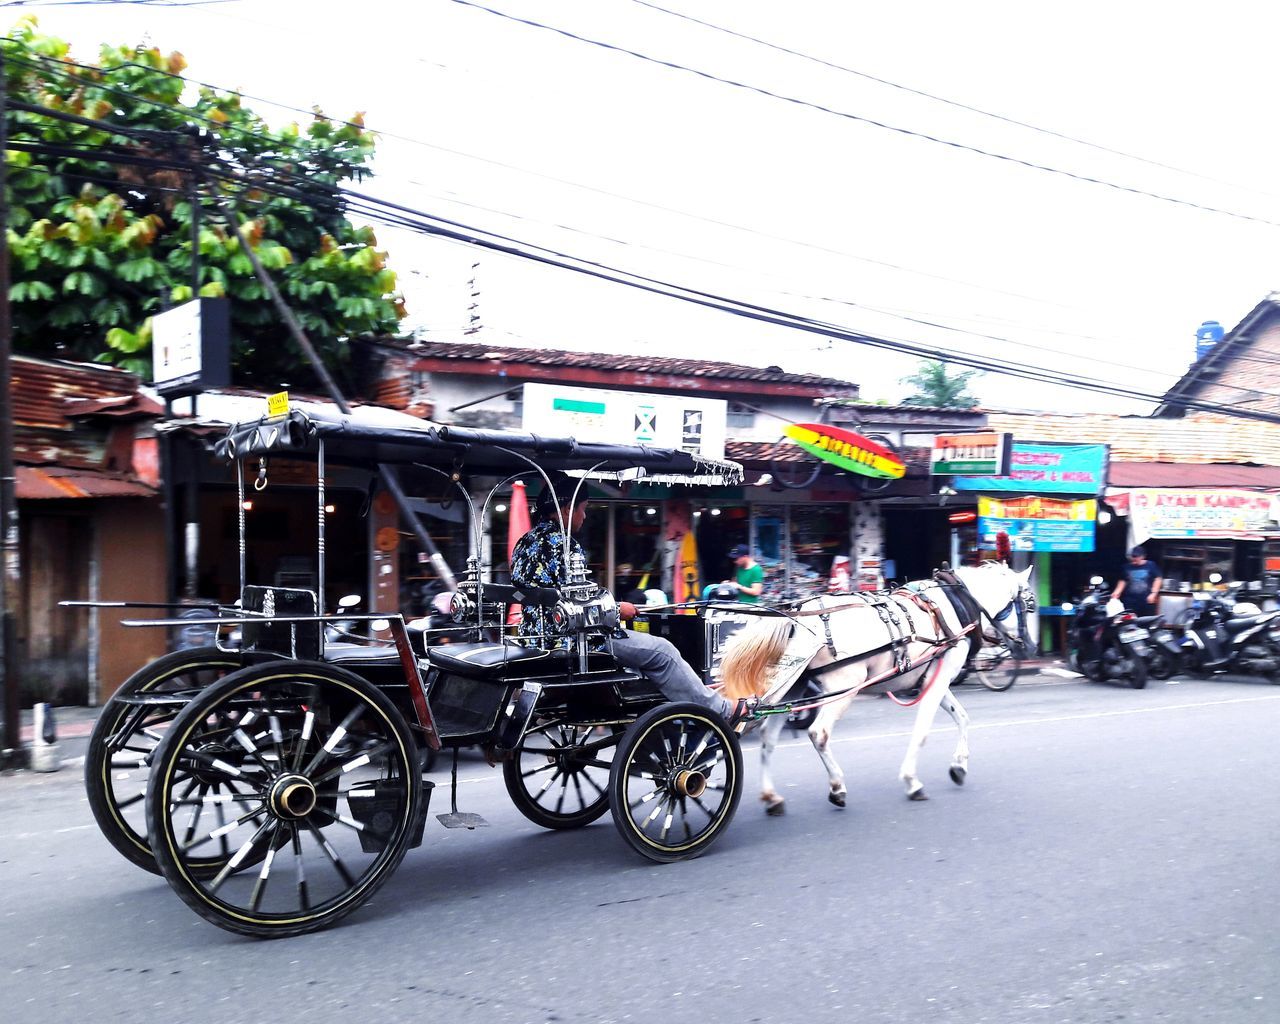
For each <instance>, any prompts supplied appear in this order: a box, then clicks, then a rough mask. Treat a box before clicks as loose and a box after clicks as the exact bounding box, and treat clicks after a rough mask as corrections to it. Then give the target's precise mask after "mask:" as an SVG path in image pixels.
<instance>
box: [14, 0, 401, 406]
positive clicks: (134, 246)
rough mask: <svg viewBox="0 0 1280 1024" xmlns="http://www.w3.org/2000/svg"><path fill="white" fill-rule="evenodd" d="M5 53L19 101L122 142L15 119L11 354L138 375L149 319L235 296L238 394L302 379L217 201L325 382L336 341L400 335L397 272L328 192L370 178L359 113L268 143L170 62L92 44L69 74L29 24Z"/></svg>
mask: <svg viewBox="0 0 1280 1024" xmlns="http://www.w3.org/2000/svg"><path fill="white" fill-rule="evenodd" d="M3 45H4V47H5V71H6V76H7V84H8V88H9V95H10V97H11V98H12V99H13V100H15V101H18V103H19V104H21V103H26V104H32V105H37V106H40V107H45V108H49V109H52V110H56V111H60V112H63V113H66V114H70V115H75V116H77V117H81V118H86V119H89V120H92V121H98V122H107V123H109V124H111V125H112V126H113V129H114V128H117V127H118V129H119V131H115V130H112V131H107V130H103V129H102V128H100V127H96V126H93V125H90V124H84V123H71V122H68V121H65V120H64V121H59V120H54V119H51V118H50V117H48V116H47V115H43V114H39V113H33V112H30V111H23V110H21V109H19V110H15V111H13V112H11V113H10V139H11V144H12V146H13V148H12V149H11V151H10V152H9V153H8V154H7V161H8V173H9V197H10V202H11V209H10V224H9V235H8V240H9V246H10V253H11V265H12V279H13V284H12V290H11V298H12V302H13V306H12V310H13V331H14V345H15V348H16V349H17V350H18V351H22V352H26V353H29V354H32V355H40V356H52V357H58V358H68V359H79V360H95V361H98V362H107V363H113V364H115V365H118V366H121V367H124V368H126V369H129V370H132V371H134V372H137V373H139V374H141V375H142V376H144V377H149V376H150V367H151V360H150V321H149V317H150V316H152V315H153V314H155V313H157V312H160V311H161V310H162V309H165V308H167V307H169V306H171V305H174V304H177V303H180V302H185V301H187V300H188V299H190V298H191V297H192V296H193V294H195V293H196V292H197V291H198V294H200V295H202V296H222V295H225V296H227V297H229V298H230V299H231V309H232V358H233V372H234V374H235V379H236V380H237V381H238V382H242V383H249V384H261V385H262V386H265V387H274V386H276V385H278V384H279V383H281V382H286V381H287V382H290V383H292V384H293V385H294V386H298V385H304V386H305V385H306V384H308V383H310V382H311V381H312V380H313V378H312V376H311V374H310V371H309V370H308V368H307V367H306V366H305V363H304V362H303V360H302V357H301V354H300V353H298V352H297V351H296V350H295V348H294V347H293V343H292V342H291V341H290V339H289V337H288V335H287V333H286V331H285V329H284V326H283V325H282V324H281V323H280V322H279V318H278V317H277V315H276V312H275V310H274V308H273V307H272V305H271V303H270V300H269V298H268V296H267V294H266V293H265V291H264V289H263V287H262V285H261V284H260V283H259V281H258V280H257V278H256V277H255V275H254V271H253V266H252V264H251V263H250V261H249V259H248V257H247V256H246V255H245V253H244V251H243V249H242V248H241V247H240V243H239V242H238V240H237V238H236V236H235V234H234V232H233V231H232V230H230V229H229V225H228V223H227V220H226V217H225V215H224V208H223V205H222V203H223V201H224V200H228V199H230V200H234V203H235V204H236V207H237V209H238V210H239V211H240V212H241V213H242V214H243V216H244V221H245V222H247V223H246V227H245V231H246V234H248V235H249V236H250V238H251V239H252V244H253V246H254V249H255V251H256V252H257V254H258V256H259V258H260V259H261V261H262V263H263V265H264V266H265V267H266V268H267V270H268V271H269V272H270V273H271V274H272V277H273V278H274V280H275V282H276V283H277V285H278V286H279V288H280V291H281V292H282V294H283V295H284V298H285V300H286V301H287V302H288V303H289V304H290V306H291V307H292V308H293V310H294V312H295V313H296V314H297V316H298V319H299V321H300V322H301V323H302V325H303V327H304V329H305V330H306V331H307V333H308V335H309V336H310V338H311V340H312V341H313V342H314V343H315V344H316V346H317V348H319V349H320V351H321V353H322V355H323V357H324V358H325V360H326V362H327V364H328V365H329V367H330V369H331V370H337V369H339V368H340V367H341V366H342V365H343V364H344V363H345V362H346V361H347V357H348V351H347V345H346V341H347V339H349V338H351V337H358V336H368V335H385V334H389V333H394V332H395V331H396V330H397V328H398V324H399V321H400V320H401V318H403V316H404V307H403V305H402V303H401V300H400V298H399V296H398V295H397V289H396V278H395V274H394V272H393V271H392V270H390V269H389V268H388V267H387V265H386V254H385V253H383V252H380V251H379V250H378V249H377V247H376V246H377V240H376V238H375V237H374V234H373V232H372V230H371V229H369V228H367V227H361V228H357V227H355V226H354V225H352V224H351V222H350V221H349V220H348V219H347V218H346V216H345V214H344V210H343V204H342V202H341V197H340V196H339V194H338V193H337V186H338V185H339V183H341V182H343V181H345V180H350V179H354V180H357V181H358V180H360V179H361V178H363V177H364V176H365V175H366V174H367V173H368V163H369V161H370V159H371V158H372V155H373V149H374V141H373V137H372V135H371V133H370V132H368V131H366V130H365V129H364V128H363V127H361V124H360V118H359V116H358V115H357V116H356V117H355V118H353V119H352V121H350V122H342V121H334V120H331V119H329V118H327V117H325V116H324V115H323V114H321V113H320V112H319V111H316V114H315V116H314V118H313V119H312V120H311V121H310V122H309V123H308V124H307V125H306V126H305V127H300V126H298V125H297V124H293V125H289V126H287V127H284V128H282V129H279V130H276V129H273V128H271V127H270V126H268V125H267V123H266V122H265V121H263V120H262V119H261V118H260V117H259V116H258V115H256V114H255V113H253V112H252V111H251V110H249V109H247V108H246V107H245V106H244V105H243V104H242V103H241V98H240V97H239V96H238V95H236V94H229V93H221V92H215V91H213V90H211V89H209V88H205V87H197V86H195V85H194V84H192V83H189V82H188V81H187V80H186V79H185V78H183V77H182V74H181V73H182V72H183V71H184V70H185V67H186V62H185V61H184V59H183V57H182V55H181V54H179V53H171V54H168V55H166V54H163V53H161V52H160V51H159V50H158V49H154V48H149V47H145V46H136V47H130V46H119V47H113V46H103V47H102V48H101V50H100V53H99V57H98V61H97V63H96V64H95V65H87V64H83V63H80V62H75V61H72V60H71V59H70V58H69V56H68V46H67V44H66V43H65V42H63V41H62V40H59V39H56V38H53V37H51V36H46V35H41V34H40V33H39V32H38V30H37V26H36V22H35V19H33V18H26V19H24V20H23V21H21V22H19V24H18V25H17V26H16V27H15V28H14V29H13V30H11V32H10V33H9V35H8V36H7V37H6V38H5V39H4V40H3ZM125 129H128V131H127V132H126V131H124V130H125ZM138 129H144V130H148V131H150V132H154V133H155V134H142V135H139V134H138V133H137V131H136V130H138ZM246 181H249V182H251V184H246ZM282 182H284V183H286V184H284V185H282V184H281V183H282ZM298 190H305V194H301V195H300V194H298ZM282 192H283V194H282ZM193 195H194V196H195V197H196V202H195V203H194V204H193V203H192V201H191V199H192V196H193ZM193 211H194V213H195V215H196V217H197V220H198V225H197V226H198V237H199V243H198V272H199V276H198V283H195V282H193V276H192V248H193V246H192V241H191V236H192V217H193ZM193 284H194V285H195V287H193Z"/></svg>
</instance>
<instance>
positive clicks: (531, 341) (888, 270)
mask: <svg viewBox="0 0 1280 1024" xmlns="http://www.w3.org/2000/svg"><path fill="white" fill-rule="evenodd" d="M475 2H476V3H480V4H483V5H484V6H486V7H490V8H493V9H494V10H498V11H501V12H503V13H505V14H508V15H511V16H512V17H515V18H523V19H527V20H530V21H536V22H541V23H543V24H546V25H549V26H554V27H556V28H559V29H562V30H564V31H566V32H570V33H573V34H575V35H579V36H583V37H587V38H589V39H593V40H597V41H599V42H604V43H608V44H610V45H612V46H615V47H622V48H625V49H628V50H633V51H636V52H638V53H641V54H644V55H646V56H648V57H651V58H654V59H656V60H660V61H666V62H669V63H671V64H676V65H681V66H683V68H688V69H694V70H696V71H700V72H703V73H705V74H704V75H698V74H694V73H691V72H690V71H688V70H682V69H680V68H672V67H668V66H661V65H659V64H656V63H653V62H652V61H644V60H640V59H638V58H636V57H635V56H631V55H629V54H625V53H622V52H618V51H616V50H609V49H606V48H604V47H601V46H597V45H592V44H590V43H587V42H583V41H580V40H577V39H571V38H566V37H565V36H563V35H561V34H557V33H554V32H551V31H547V30H544V29H540V28H536V27H533V26H530V25H526V24H520V23H517V22H515V21H512V20H510V19H508V18H502V17H498V16H495V15H494V14H492V13H489V12H488V11H485V10H482V9H479V8H478V7H475V6H469V5H467V4H464V3H460V2H457V0H413V2H408V0H404V2H399V3H391V2H379V0H366V2H364V3H360V4H355V3H350V2H336V0H305V2H298V0H228V2H223V3H211V4H204V5H194V6H181V5H177V4H175V5H173V6H167V7H165V6H156V5H155V4H152V5H139V4H128V3H124V4H119V3H117V4H109V5H108V4H85V3H79V4H58V3H52V2H48V0H29V2H28V3H26V4H24V5H22V6H21V8H19V7H17V6H14V5H12V4H4V3H0V8H5V7H8V8H10V9H8V10H3V9H0V14H4V15H8V16H9V20H14V19H16V17H17V16H19V15H20V14H22V13H23V12H24V11H33V12H35V13H36V14H38V16H39V18H40V24H41V28H42V29H43V30H45V31H47V32H51V33H53V34H55V35H59V36H62V37H63V38H66V39H68V40H69V41H71V42H72V44H73V52H72V56H73V57H77V58H79V59H82V60H83V59H92V58H93V57H94V56H95V55H96V51H97V46H98V44H100V43H102V42H111V43H116V44H119V43H126V42H135V41H145V42H147V43H148V44H151V45H156V46H159V47H160V48H161V49H163V50H170V49H175V50H180V51H182V52H183V53H184V54H185V55H186V57H187V59H188V61H189V64H190V66H189V69H188V74H190V75H191V76H193V77H196V78H200V79H203V80H205V81H209V82H213V83H216V84H219V85H225V86H227V87H232V88H238V89H241V90H243V91H245V92H246V93H250V94H254V95H256V96H260V97H264V98H266V99H269V100H273V101H277V102H279V103H283V104H287V105H290V106H294V107H302V108H308V109H309V108H311V107H312V106H313V105H319V106H320V107H322V108H323V109H324V110H325V111H326V112H328V113H330V114H333V115H335V116H343V117H346V116H350V115H351V114H353V113H354V112H356V111H363V112H364V113H365V119H366V123H367V124H368V126H369V127H370V128H372V129H374V130H375V131H378V132H379V133H380V140H379V145H378V156H377V158H376V160H375V163H374V171H375V177H374V178H373V179H372V180H370V181H368V182H366V183H365V184H364V185H362V186H361V188H362V190H364V191H368V192H371V193H374V194H376V195H379V196H381V197H384V198H387V199H390V200H393V201H395V202H399V203H403V204H405V205H407V206H412V207H415V208H419V209H423V210H427V211H430V212H432V213H433V214H438V215H440V216H445V217H449V218H452V219H456V220H458V221H461V222H464V223H466V224H469V225H471V226H474V227H478V228H484V229H486V230H490V231H494V232H498V233H500V234H504V235H508V236H511V237H515V238H519V239H521V240H522V241H525V242H529V243H533V244H537V245H542V246H546V247H548V248H551V249H555V250H557V251H559V252H563V253H568V254H572V255H574V256H578V257H583V258H585V259H588V260H595V261H599V262H601V263H605V264H608V265H610V266H614V267H618V268H622V269H625V270H628V271H631V272H634V273H638V274H642V275H646V276H649V277H654V278H658V279H661V280H663V281H669V282H672V283H676V284H680V285H682V286H686V287H691V288H696V289H699V290H703V291H707V292H712V293H716V294H719V295H724V296H728V297H732V298H735V299H739V300H742V301H746V302H751V303H755V304H759V305H762V306H767V307H771V308H775V309H780V310H784V311H786V312H788V313H795V314H799V315H802V316H806V317H811V318H813V319H815V320H819V321H823V322H828V323H833V324H836V325H839V326H840V327H841V328H843V329H845V330H849V331H854V332H860V333H864V334H870V335H874V336H876V337H881V338H887V339H893V340H907V341H911V342H914V343H922V344H926V345H929V346H938V347H945V348H949V349H954V350H957V351H961V352H972V353H980V354H982V355H984V356H989V357H994V358H996V359H999V360H1001V361H1007V362H1016V363H1019V364H1021V365H1026V366H1031V367H1037V368H1050V369H1056V370H1062V371H1065V372H1069V373H1073V374H1078V375H1084V376H1088V377H1091V378H1094V379H1099V380H1102V381H1105V382H1109V383H1118V384H1121V385H1123V386H1125V387H1130V388H1133V389H1136V390H1138V391H1140V392H1142V393H1144V394H1152V395H1159V394H1161V393H1163V392H1164V390H1165V389H1167V388H1168V387H1169V385H1171V384H1172V383H1173V382H1174V381H1175V380H1177V378H1178V377H1179V376H1181V374H1182V373H1183V372H1184V371H1185V370H1186V368H1187V366H1188V365H1189V363H1190V362H1191V360H1192V358H1193V356H1194V350H1195V340H1194V339H1195V332H1196V329H1197V327H1198V326H1199V325H1200V324H1201V322H1202V321H1205V320H1218V321H1220V322H1222V323H1223V324H1224V325H1225V326H1226V327H1227V328H1228V329H1229V328H1230V327H1232V326H1233V325H1234V324H1235V323H1237V322H1238V321H1239V320H1240V319H1241V318H1242V317H1243V316H1244V315H1245V314H1247V313H1248V311H1249V310H1250V309H1252V308H1253V307H1254V306H1255V305H1256V304H1257V303H1258V302H1259V301H1261V300H1262V299H1263V298H1265V297H1266V296H1267V295H1268V294H1270V293H1271V292H1272V291H1273V290H1274V289H1280V258H1278V255H1280V245H1278V243H1280V180H1277V176H1276V169H1277V167H1280V161H1278V160H1277V152H1276V149H1277V140H1278V139H1280V134H1278V133H1276V132H1275V131H1274V130H1273V129H1272V128H1271V121H1272V118H1273V110H1274V106H1275V102H1276V99H1277V97H1280V89H1277V85H1278V84H1280V63H1278V62H1276V60H1275V59H1274V52H1273V51H1274V42H1273V41H1274V39H1275V38H1276V37H1277V32H1278V30H1280V9H1268V8H1267V7H1266V6H1265V5H1256V4H1245V3H1241V2H1236V0H1225V2H1220V3H1218V4H1215V5H1213V6H1212V7H1209V6H1207V5H1204V4H1202V3H1181V2H1162V3H1157V2H1128V3H1120V4H1117V3H1115V2H1114V0H1112V2H1094V0H1082V2H1077V3H1072V4H1069V5H1068V4H1057V3H1053V4H1050V3H1041V4H1028V3H1026V2H1025V0H1022V2H1004V0H995V2H987V3H981V4H956V3H954V2H950V3H941V2H931V0H926V2H915V3H909V4H908V3H900V4H864V3H836V2H831V0H828V2H817V0H788V2H787V3H785V4H783V3H778V2H757V0H737V2H730V0H652V5H651V4H650V3H649V2H648V0H645V2H641V0H475ZM655 6H656V7H664V8H667V10H668V11H674V12H677V13H678V14H680V15H685V16H687V17H684V18H682V17H677V16H675V15H673V14H670V13H665V12H663V11H661V10H657V9H655ZM689 18H695V19H699V20H701V21H703V22H709V23H712V24H713V25H716V26H719V27H720V29H727V30H730V31H731V32H734V33H739V34H740V35H747V36H752V37H754V38H755V40H759V41H752V40H748V39H744V38H740V36H735V35H731V34H730V33H729V32H726V31H720V30H717V29H714V28H709V27H706V26H704V25H700V24H696V23H694V22H692V21H690V20H688V19H689ZM765 44H769V45H765ZM779 47H781V48H785V49H787V50H791V51H794V52H793V53H786V52H782V51H781V50H780V49H778V48H779ZM823 62H825V63H823ZM831 65H835V66H834V67H833V66H831ZM705 75H713V76H717V77H718V78H723V79H730V80H733V81H735V82H738V83H740V86H732V85H727V84H724V83H722V82H720V81H715V80H712V79H710V78H707V77H705ZM876 79H880V80H882V81H876ZM885 83H893V85H890V84H885ZM741 86H750V87H751V88H744V87H741ZM762 91H763V92H771V93H775V94H778V95H779V96H785V97H790V98H792V99H793V100H800V101H803V102H802V103H797V102H789V101H787V100H784V99H780V98H776V97H774V96H768V95H764V94H762ZM922 93H924V94H929V96H925V95H921V94H922ZM250 105H251V106H252V107H253V108H254V109H255V110H257V111H258V112H259V113H261V114H262V115H263V116H265V117H266V118H267V119H268V120H269V121H272V122H273V123H282V122H284V121H287V120H292V119H293V118H294V116H295V115H292V114H289V113H288V112H287V111H285V110H282V109H279V108H273V107H271V106H268V105H266V104H264V103H261V102H257V101H251V102H250ZM818 108H826V109H825V110H823V109H818ZM966 108H976V109H966ZM978 111H984V112H986V114H983V113H979V112H978ZM990 114H995V115H999V117H992V116H988V115H990ZM872 122H878V123H872ZM1011 122H1021V124H1014V123H1011ZM1036 129H1041V130H1036ZM1051 133H1054V134H1051ZM922 136H932V137H933V139H934V140H937V141H931V140H929V139H926V138H922ZM962 147H967V148H962ZM974 150H984V151H986V152H988V153H992V154H1001V155H1003V156H1005V157H1008V158H1010V159H997V158H995V157H993V156H987V155H982V154H980V153H978V152H974ZM1019 161H1020V162H1019ZM1027 163H1030V164H1039V165H1042V167H1049V168H1054V169H1056V170H1057V171H1061V172H1067V173H1054V171H1049V170H1044V169H1042V168H1037V167H1029V166H1026V164H1027ZM1070 175H1075V176H1076V177H1072V176H1070ZM1082 178H1093V179H1099V180H1101V181H1105V182H1108V183H1110V185H1103V184H1096V183H1092V182H1089V181H1085V180H1081V179H1082ZM1112 186H1118V187H1112ZM1141 193H1154V194H1156V195H1158V196H1164V197H1168V199H1173V200H1177V201H1176V202H1171V201H1166V200H1165V199H1159V198H1154V197H1152V196H1150V195H1144V194H1141ZM1203 207H1210V208H1215V209H1216V210H1219V211H1226V212H1212V211H1211V210H1209V209H1204V208H1203ZM1230 214H1235V215H1234V216H1233V215H1230ZM379 242H380V244H381V245H382V247H383V248H385V249H387V250H388V252H389V253H390V256H391V265H392V267H393V268H394V269H395V270H396V271H397V272H398V274H399V275H400V282H401V286H402V288H403V291H404V293H405V297H406V300H407V305H408V308H409V313H410V316H409V319H408V320H407V321H406V322H405V325H404V326H405V327H406V328H407V329H411V330H414V331H416V332H417V333H419V335H420V336H422V337H425V338H430V339H435V340H441V341H446V340H449V341H452V340H471V341H480V342H482V343H485V344H489V345H493V346H504V345H519V346H535V347H540V348H565V349H575V350H589V351H636V352H646V353H650V354H653V355H663V356H681V357H686V358H701V359H712V360H725V361H732V362H739V363H746V364H749V365H758V366H766V365H776V366H780V367H781V368H783V369H785V370H790V371H796V372H809V373H819V374H822V375H824V376H829V377H834V378H838V379H841V380H847V381H853V382H855V383H857V384H859V385H860V386H861V388H862V395H863V397H864V398H866V399H868V400H872V401H876V400H885V401H889V402H896V401H898V400H900V399H901V398H903V397H904V396H905V395H906V394H908V393H909V392H910V390H911V388H910V387H909V386H907V385H904V384H903V383H902V382H901V378H902V377H903V376H905V375H907V374H910V373H912V372H913V371H914V370H915V369H916V368H917V365H918V360H917V359H915V358H912V357H908V356H903V355H898V354H893V353H886V352H883V351H879V350H876V349H871V348H867V347H865V346H860V345H856V344H854V343H851V342H847V341H842V340H831V339H827V338H823V337H821V336H815V335H812V334H806V333H802V332H797V331H794V330H790V329H786V328H782V327H773V326H769V325H762V324H757V323H753V322H751V321H748V320H744V319H742V318H739V317H733V316H729V315H726V314H723V313H718V312H714V311H710V310H705V309H700V308H698V307H695V306H692V305H689V304H687V303H682V302H678V301H676V300H673V299H670V298H663V297H657V296H648V295H644V294H641V293H639V292H635V291H632V290H630V289H626V288H623V287H621V286H618V285H612V284H606V283H601V282H593V281H591V280H589V279H587V278H584V277H582V276H580V275H577V274H574V273H571V272H569V271H565V270H560V269H553V268H547V267H540V266H537V265H534V264H531V263H529V262H528V261H521V260H516V259H513V258H511V257H506V256H500V255H496V254H493V253H490V252H486V251H482V250H477V249H476V248H475V247H471V246H466V245H462V244H458V243H453V242H447V241H442V240H437V239H427V238H422V237H420V236H414V235H412V234H409V233H407V232H402V231H399V230H394V229H390V228H385V227H384V228H379ZM473 280H474V285H473V283H472V282H473ZM473 293H474V297H473ZM473 302H474V303H475V304H476V306H477V312H478V315H479V327H478V330H477V331H476V333H475V334H472V335H467V334H464V333H463V332H464V331H465V330H466V329H467V328H468V326H469V324H470V322H469V315H470V312H469V306H470V305H471V304H472V303H473ZM920 321H926V323H921V322H920ZM970 389H971V391H973V392H974V393H975V394H976V395H977V396H978V397H979V398H980V400H981V401H982V403H983V404H984V405H986V406H989V407H992V408H1003V409H1050V410H1056V411H1072V412H1093V411H1110V412H1146V411H1149V409H1150V408H1151V405H1150V403H1142V402H1133V401H1129V400H1124V399H1118V398H1114V397H1110V396H1106V395H1100V394H1096V393H1092V392H1088V391H1083V390H1079V389H1074V388H1063V387H1057V386H1050V385H1045V384H1040V383H1034V382H1028V381H1025V380H1019V379H1016V378H1012V377H1008V376H1004V375H996V374H985V375H983V376H981V377H980V378H978V379H976V380H975V381H973V382H972V384H971V388H970Z"/></svg>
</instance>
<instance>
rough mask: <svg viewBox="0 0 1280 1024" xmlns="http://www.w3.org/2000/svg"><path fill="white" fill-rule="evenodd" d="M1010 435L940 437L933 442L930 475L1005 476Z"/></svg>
mask: <svg viewBox="0 0 1280 1024" xmlns="http://www.w3.org/2000/svg"><path fill="white" fill-rule="evenodd" d="M1012 444H1013V435H1012V434H1005V433H996V432H994V431H987V432H986V433H984V434H939V435H938V436H937V437H935V438H934V439H933V451H932V453H931V455H930V457H929V472H931V473H933V474H934V475H935V476H1004V474H1005V473H1006V472H1007V471H1008V468H1009V453H1010V449H1011V447H1012Z"/></svg>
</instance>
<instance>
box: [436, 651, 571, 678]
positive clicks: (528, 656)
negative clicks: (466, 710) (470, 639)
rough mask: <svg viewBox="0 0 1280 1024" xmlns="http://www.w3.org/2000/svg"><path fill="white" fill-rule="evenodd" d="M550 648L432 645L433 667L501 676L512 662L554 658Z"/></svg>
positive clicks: (459, 673) (467, 673) (487, 675)
mask: <svg viewBox="0 0 1280 1024" xmlns="http://www.w3.org/2000/svg"><path fill="white" fill-rule="evenodd" d="M551 654H552V652H551V651H544V650H542V649H541V648H538V647H522V646H521V645H520V644H510V643H506V644H504V643H478V644H445V645H444V646H441V647H429V648H428V649H427V660H428V661H429V662H430V663H431V666H432V668H438V669H441V670H442V671H444V672H453V673H455V674H456V675H460V676H469V677H471V678H473V679H498V678H501V677H502V675H503V672H504V670H505V669H506V668H507V667H508V666H509V665H512V664H515V663H517V662H522V661H534V660H537V659H539V658H549V657H551Z"/></svg>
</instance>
